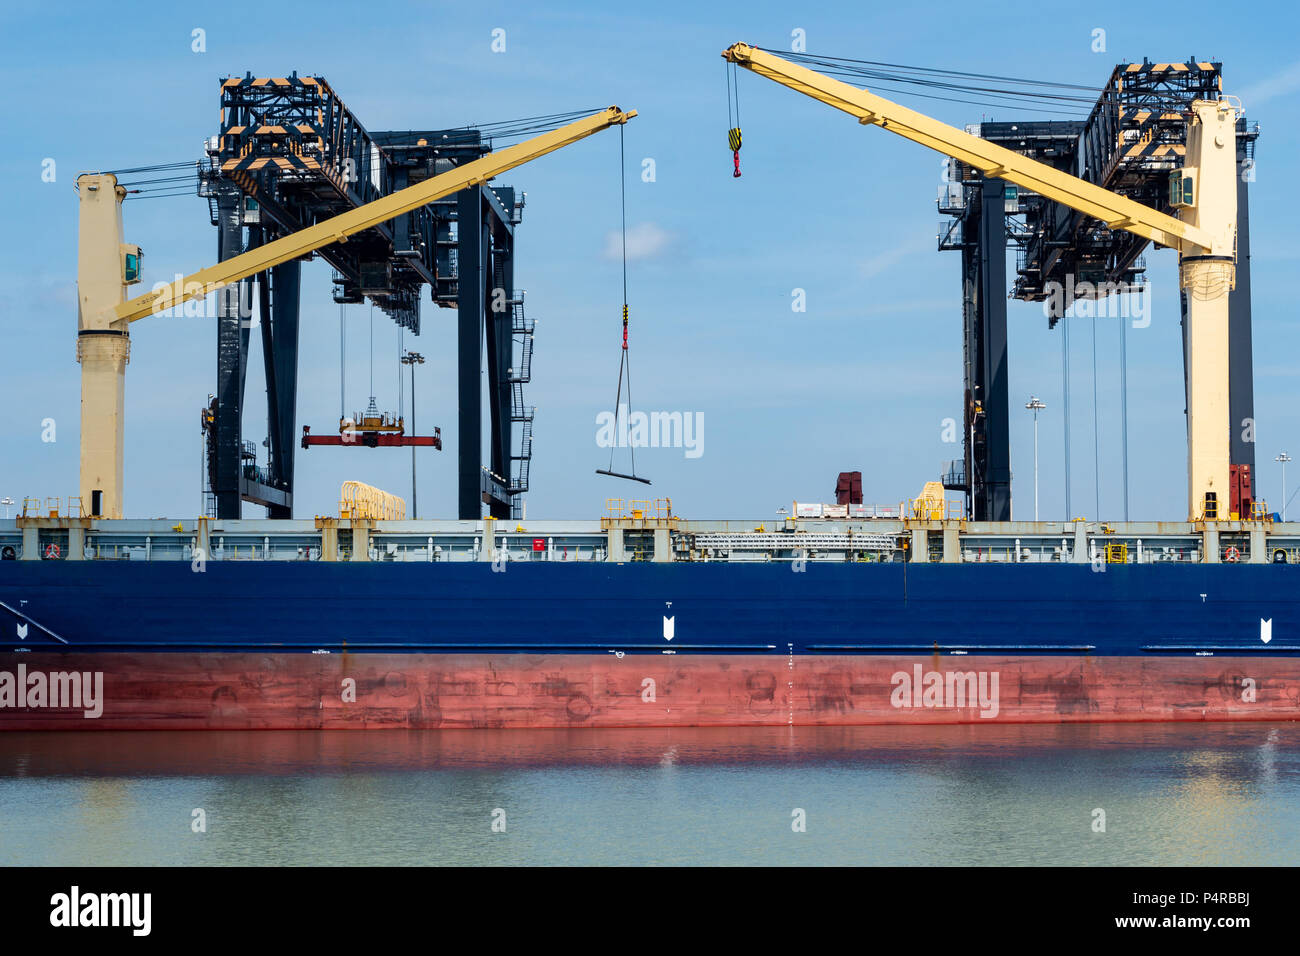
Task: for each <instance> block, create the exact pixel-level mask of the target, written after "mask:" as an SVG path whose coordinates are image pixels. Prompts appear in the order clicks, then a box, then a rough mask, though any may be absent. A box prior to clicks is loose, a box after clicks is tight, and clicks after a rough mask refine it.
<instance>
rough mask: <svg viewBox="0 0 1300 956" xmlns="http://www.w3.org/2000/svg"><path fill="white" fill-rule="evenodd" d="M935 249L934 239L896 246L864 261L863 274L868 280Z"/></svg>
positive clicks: (918, 240) (917, 240)
mask: <svg viewBox="0 0 1300 956" xmlns="http://www.w3.org/2000/svg"><path fill="white" fill-rule="evenodd" d="M934 248H935V242H934V240H933V239H928V240H921V239H914V240H912V241H911V242H905V243H903V244H902V245H900V246H895V247H894V248H892V249H888V250H886V251H885V252H881V253H877V254H876V255H874V256H872V257H871V258H869V259H866V260H864V261H863V263H862V266H861V272H862V274H863V275H864V276H866V277H867V278H871V277H872V276H877V275H880V274H881V273H882V272H885V271H887V270H889V269H891V268H893V267H894V266H896V265H898V264H899V263H900V262H902V261H903V260H904V259H906V258H908V257H909V256H914V255H916V254H917V253H919V252H925V251H931V252H932V251H934Z"/></svg>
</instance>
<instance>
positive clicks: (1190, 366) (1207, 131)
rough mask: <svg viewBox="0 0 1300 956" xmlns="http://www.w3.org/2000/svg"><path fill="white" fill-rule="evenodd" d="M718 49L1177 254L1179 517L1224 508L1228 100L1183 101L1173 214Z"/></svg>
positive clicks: (842, 88)
mask: <svg viewBox="0 0 1300 956" xmlns="http://www.w3.org/2000/svg"><path fill="white" fill-rule="evenodd" d="M722 56H723V57H724V58H725V59H727V60H728V61H730V62H732V63H735V64H736V65H737V66H741V67H744V68H745V69H747V70H750V71H751V72H754V73H757V74H758V75H759V76H764V77H767V78H768V79H769V80H774V81H776V82H777V83H780V84H781V85H782V86H788V87H789V88H790V89H792V90H796V91H797V92H800V93H803V94H804V95H805V96H811V97H812V98H813V99H815V100H820V101H821V102H823V103H825V104H827V105H828V106H833V107H835V108H836V109H838V110H843V111H844V112H845V113H848V114H850V115H851V116H856V117H857V118H858V122H859V123H862V124H863V125H871V126H879V127H880V128H881V129H884V130H888V131H889V132H891V133H897V134H898V135H899V136H903V137H906V138H907V139H910V140H912V141H913V142H916V143H920V144H921V145H922V146H928V147H930V148H931V149H933V150H937V151H938V152H940V153H943V154H944V155H945V156H952V157H954V158H956V159H958V160H960V161H961V162H963V163H966V164H967V165H969V166H971V167H973V168H975V169H978V170H979V171H980V172H981V173H983V174H984V175H985V176H987V177H992V178H997V179H1005V180H1006V181H1007V182H1010V183H1015V184H1016V185H1017V186H1020V187H1022V188H1024V189H1027V190H1030V191H1032V192H1036V193H1038V194H1039V195H1041V196H1044V197H1046V198H1048V199H1051V200H1053V201H1055V202H1058V203H1060V204H1061V205H1063V206H1069V207H1070V208H1071V209H1076V210H1078V211H1079V212H1082V213H1084V214H1085V215H1088V216H1092V217H1093V218H1095V219H1099V220H1100V221H1102V222H1104V223H1105V224H1106V225H1107V226H1108V227H1109V228H1111V229H1123V230H1126V231H1128V232H1131V233H1134V234H1136V235H1139V236H1142V237H1143V238H1145V239H1149V240H1151V241H1152V242H1154V243H1156V244H1157V245H1161V246H1169V247H1171V248H1173V249H1176V250H1178V261H1179V282H1180V284H1181V286H1182V288H1183V289H1184V290H1185V292H1186V293H1187V482H1188V485H1187V501H1188V504H1187V510H1188V520H1189V521H1197V520H1214V519H1218V518H1223V517H1226V516H1227V515H1226V512H1227V508H1228V502H1229V500H1230V499H1229V495H1230V490H1229V471H1230V469H1229V461H1230V439H1231V428H1232V423H1231V419H1230V415H1229V408H1228V293H1229V292H1231V291H1232V288H1233V286H1234V284H1235V281H1236V262H1237V181H1236V170H1237V144H1236V123H1237V114H1238V112H1239V111H1240V105H1239V104H1236V105H1234V104H1233V103H1231V102H1230V101H1229V100H1227V99H1221V100H1197V101H1195V102H1194V103H1192V106H1191V111H1192V112H1191V116H1190V117H1189V119H1188V128H1187V153H1186V158H1185V165H1184V166H1183V168H1182V169H1176V170H1174V171H1173V172H1172V173H1171V174H1170V183H1169V185H1170V205H1171V206H1172V207H1173V208H1175V209H1177V210H1178V216H1177V217H1175V216H1170V215H1167V214H1165V213H1162V212H1159V211H1157V210H1155V209H1152V208H1151V207H1150V206H1145V205H1143V204H1142V203H1139V202H1135V201H1134V200H1132V199H1129V198H1127V197H1125V196H1120V195H1118V194H1117V193H1113V192H1111V191H1110V190H1107V189H1102V188H1101V187H1100V186H1096V185H1094V184H1092V183H1089V182H1087V181H1085V180H1082V179H1079V178H1078V177H1075V176H1071V175H1070V174H1069V173H1063V172H1061V171H1060V170H1058V169H1054V168H1053V167H1051V166H1048V165H1047V164H1045V163H1040V162H1038V161H1037V160H1033V159H1030V158H1028V157H1026V156H1022V155H1020V154H1019V153H1016V152H1013V151H1012V150H1009V149H1005V148H1004V147H1001V146H998V145H996V144H994V143H990V142H988V141H986V140H983V139H980V138H979V137H978V136H972V135H971V134H970V133H966V132H964V131H962V130H959V129H957V128H955V127H952V126H948V125H947V124H945V123H941V122H939V121H938V120H936V119H933V118H931V117H929V116H926V115H924V114H923V113H918V112H916V111H915V110H911V109H908V108H907V107H905V106H900V105H899V104H897V103H894V102H891V101H890V100H887V99H884V98H883V97H880V96H877V95H875V94H874V93H870V92H868V91H866V90H860V89H858V88H857V87H854V86H850V85H849V84H848V83H843V82H841V81H839V80H834V79H831V78H830V77H827V76H823V75H822V74H820V73H817V72H816V71H814V70H810V69H807V68H806V67H802V66H798V65H797V64H794V63H791V62H790V61H788V60H785V59H783V58H781V57H779V56H776V55H774V54H772V53H768V52H766V51H765V50H760V49H758V48H757V47H752V46H749V45H748V44H744V43H737V44H735V45H734V46H732V47H729V48H728V49H726V50H724V51H723V53H722Z"/></svg>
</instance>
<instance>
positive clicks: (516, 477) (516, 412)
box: [509, 292, 536, 520]
mask: <svg viewBox="0 0 1300 956" xmlns="http://www.w3.org/2000/svg"><path fill="white" fill-rule="evenodd" d="M511 305H512V307H513V311H512V314H511V328H510V331H511V334H512V348H513V349H514V354H513V355H512V357H511V358H512V361H511V365H510V420H511V421H512V422H517V423H519V426H520V427H519V450H518V454H514V453H512V454H511V456H510V465H511V474H510V489H509V490H510V515H511V517H512V518H513V519H514V520H520V519H522V518H523V497H522V496H523V494H524V492H526V491H527V490H528V472H529V466H530V465H531V464H532V458H533V415H534V413H535V412H536V406H533V405H527V404H525V403H524V383H525V382H527V381H529V380H530V379H531V378H532V371H533V331H534V329H535V328H536V323H535V322H533V321H532V320H531V319H529V318H528V317H527V316H525V315H524V300H523V293H522V292H521V293H519V297H518V298H516V299H513V300H512V301H511Z"/></svg>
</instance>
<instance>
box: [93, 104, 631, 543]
mask: <svg viewBox="0 0 1300 956" xmlns="http://www.w3.org/2000/svg"><path fill="white" fill-rule="evenodd" d="M634 116H636V110H628V111H626V112H624V111H623V110H620V109H619V108H618V107H617V106H611V107H610V108H609V109H606V110H602V111H600V112H599V113H595V114H593V115H592V116H588V117H585V118H583V119H580V120H577V121H576V122H573V123H569V124H568V125H566V126H561V127H560V128H559V129H555V130H552V131H551V132H548V133H543V134H542V135H540V136H535V137H533V138H532V139H528V140H525V141H524V142H522V143H516V144H515V145H514V146H509V147H507V148H505V149H502V150H500V151H498V152H493V153H489V154H487V155H486V156H483V157H481V158H479V159H476V160H474V161H472V162H469V163H465V164H464V165H463V166H457V167H456V168H455V169H452V170H449V171H448V172H445V173H442V174H440V175H437V176H434V177H432V178H431V179H427V180H425V181H424V182H421V183H419V184H417V185H415V186H408V187H407V188H405V189H401V190H398V191H397V192H395V193H392V194H391V195H388V196H385V197H383V198H382V199H376V200H375V201H374V202H369V203H366V204H365V205H363V206H359V207H357V208H356V209H352V210H349V211H348V212H345V213H342V214H341V215H338V216H334V217H333V218H331V219H327V220H325V221H324V222H320V223H317V224H316V225H314V226H309V227H307V228H306V229H301V230H299V231H297V232H294V233H291V234H290V235H287V236H284V237H282V238H280V239H276V240H275V241H274V242H269V243H267V244H266V245H264V246H259V247H257V248H256V249H252V250H250V251H248V252H245V253H243V254H242V255H238V256H234V257H233V258H230V259H227V260H226V261H224V262H222V263H219V264H218V265H215V266H210V267H208V268H207V269H202V270H200V271H198V272H196V273H194V274H193V275H190V276H186V277H185V278H184V279H178V280H177V281H176V282H174V283H172V284H171V285H169V286H166V287H164V288H160V289H156V290H155V291H153V292H149V293H147V294H145V295H141V296H137V297H135V298H134V299H130V300H128V299H127V297H126V289H127V286H129V285H133V284H135V283H137V282H139V281H140V257H141V253H140V247H139V246H135V245H129V244H127V243H126V242H124V241H123V236H122V200H123V199H125V198H126V190H125V189H123V188H122V187H121V186H120V185H118V182H117V177H116V176H113V175H112V174H99V173H94V174H85V175H82V176H79V177H78V178H77V192H78V195H79V197H80V214H81V221H80V232H79V238H78V247H77V361H78V362H79V363H80V364H81V485H80V487H81V501H82V508H83V509H87V505H89V508H88V513H89V514H90V515H92V516H96V517H104V518H120V517H122V459H123V453H122V435H123V412H124V405H123V403H124V394H125V392H124V385H125V373H126V364H127V360H128V358H129V356H130V348H131V346H130V331H129V330H130V326H131V323H132V322H135V321H136V320H137V319H143V318H145V317H146V316H149V315H156V314H158V313H160V312H164V311H166V310H168V309H170V308H172V307H174V306H177V305H180V304H182V303H184V302H187V301H189V300H190V299H194V298H201V297H203V296H206V295H208V294H210V293H212V292H216V291H218V290H220V289H223V288H225V287H226V286H229V285H230V284H231V283H235V282H238V281H239V280H240V279H246V278H248V277H249V276H252V275H255V274H256V273H258V272H262V271H263V270H265V269H269V268H271V267H272V266H275V265H279V264H280V263H282V262H288V261H290V260H291V259H297V258H300V257H302V256H305V255H307V254H308V253H311V252H313V251H315V250H317V249H320V248H322V247H323V246H327V245H329V244H330V243H334V242H346V241H347V238H348V236H351V235H354V234H356V233H358V232H362V231H363V230H366V229H370V228H372V227H374V226H377V225H379V224H380V223H383V222H387V221H388V220H390V219H394V218H396V217H397V216H401V215H404V214H405V213H408V212H411V211H412V210H415V209H418V208H420V207H421V206H425V205H428V204H429V203H431V202H433V201H434V200H437V199H441V198H442V197H443V196H448V195H450V194H452V193H455V192H459V191H460V190H462V189H467V188H470V187H472V186H477V185H479V184H481V183H485V182H487V181H488V180H490V179H492V178H493V177H494V176H498V175H500V174H501V173H504V172H506V171H508V170H511V169H514V168H515V167H516V166H522V165H523V164H524V163H527V162H531V161H532V160H534V159H537V158H538V157H540V156H545V155H546V154H547V153H551V152H554V151H555V150H557V149H561V148H562V147H565V146H568V145H570V144H571V143H576V142H577V141H578V140H581V139H585V138H586V137H588V136H590V135H592V134H593V133H598V132H600V131H601V130H603V129H607V128H609V127H611V126H621V125H622V124H624V123H626V122H627V121H628V120H630V119H631V118H632V117H634Z"/></svg>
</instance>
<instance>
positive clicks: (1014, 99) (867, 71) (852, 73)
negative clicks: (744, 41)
mask: <svg viewBox="0 0 1300 956" xmlns="http://www.w3.org/2000/svg"><path fill="white" fill-rule="evenodd" d="M759 49H765V50H766V48H764V47H760V48H759ZM767 52H769V53H773V54H775V55H778V56H781V57H783V58H786V59H789V60H791V61H792V62H797V63H801V64H803V65H807V66H816V67H819V68H821V69H822V71H823V72H824V73H825V74H826V75H828V76H833V77H836V78H838V79H845V80H850V79H851V80H862V79H867V80H871V81H873V83H872V87H873V88H874V89H879V90H887V91H889V92H893V93H900V94H903V95H905V96H908V95H910V96H919V97H922V98H925V99H934V100H941V101H944V102H953V103H963V104H966V105H972V106H983V107H986V108H987V107H988V106H990V105H991V104H990V101H994V102H995V103H996V105H1003V106H1005V105H1018V106H1023V105H1029V104H1033V105H1034V106H1035V107H1037V109H1038V110H1039V111H1040V112H1050V113H1055V114H1057V115H1065V116H1078V111H1075V110H1067V109H1060V110H1053V109H1049V108H1047V107H1045V106H1043V105H1041V104H1043V103H1052V104H1054V105H1057V106H1067V105H1070V104H1078V105H1079V106H1081V107H1082V106H1087V107H1088V109H1089V110H1091V108H1092V106H1093V104H1094V103H1095V102H1096V98H1097V96H1099V95H1100V92H1099V91H1097V90H1096V89H1095V88H1093V87H1088V86H1082V85H1080V84H1074V83H1059V82H1054V81H1048V80H1032V79H1024V78H1020V77H1010V76H1002V75H999V74H988V73H971V72H967V71H961V70H943V69H937V68H933V67H916V66H907V65H904V64H896V63H882V62H879V61H872V60H853V59H849V58H847V57H831V56H816V55H812V54H798V53H794V54H792V53H788V52H785V51H781V50H767ZM885 68H887V69H885ZM900 71H901V72H900ZM910 74H929V75H928V76H926V75H910ZM945 77H952V78H964V79H975V80H987V81H997V82H1000V83H1011V84H1016V85H1019V86H1026V87H1034V88H1033V89H1010V88H1007V87H1004V86H989V85H985V84H978V83H961V82H956V81H955V80H948V79H943V78H945ZM876 80H883V81H885V82H886V83H902V84H909V85H911V86H916V87H922V88H926V89H931V90H943V91H946V92H950V93H966V94H982V98H981V99H979V100H969V99H961V98H957V97H946V96H940V95H937V94H935V93H929V94H927V93H922V92H919V91H918V90H913V89H898V88H897V87H889V86H879V85H876V84H875V82H874V81H876ZM1039 88H1042V89H1039ZM1046 89H1054V90H1087V91H1088V92H1089V93H1091V94H1093V95H1092V96H1076V95H1072V94H1069V93H1064V92H1046V91H1045V90H1046Z"/></svg>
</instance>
